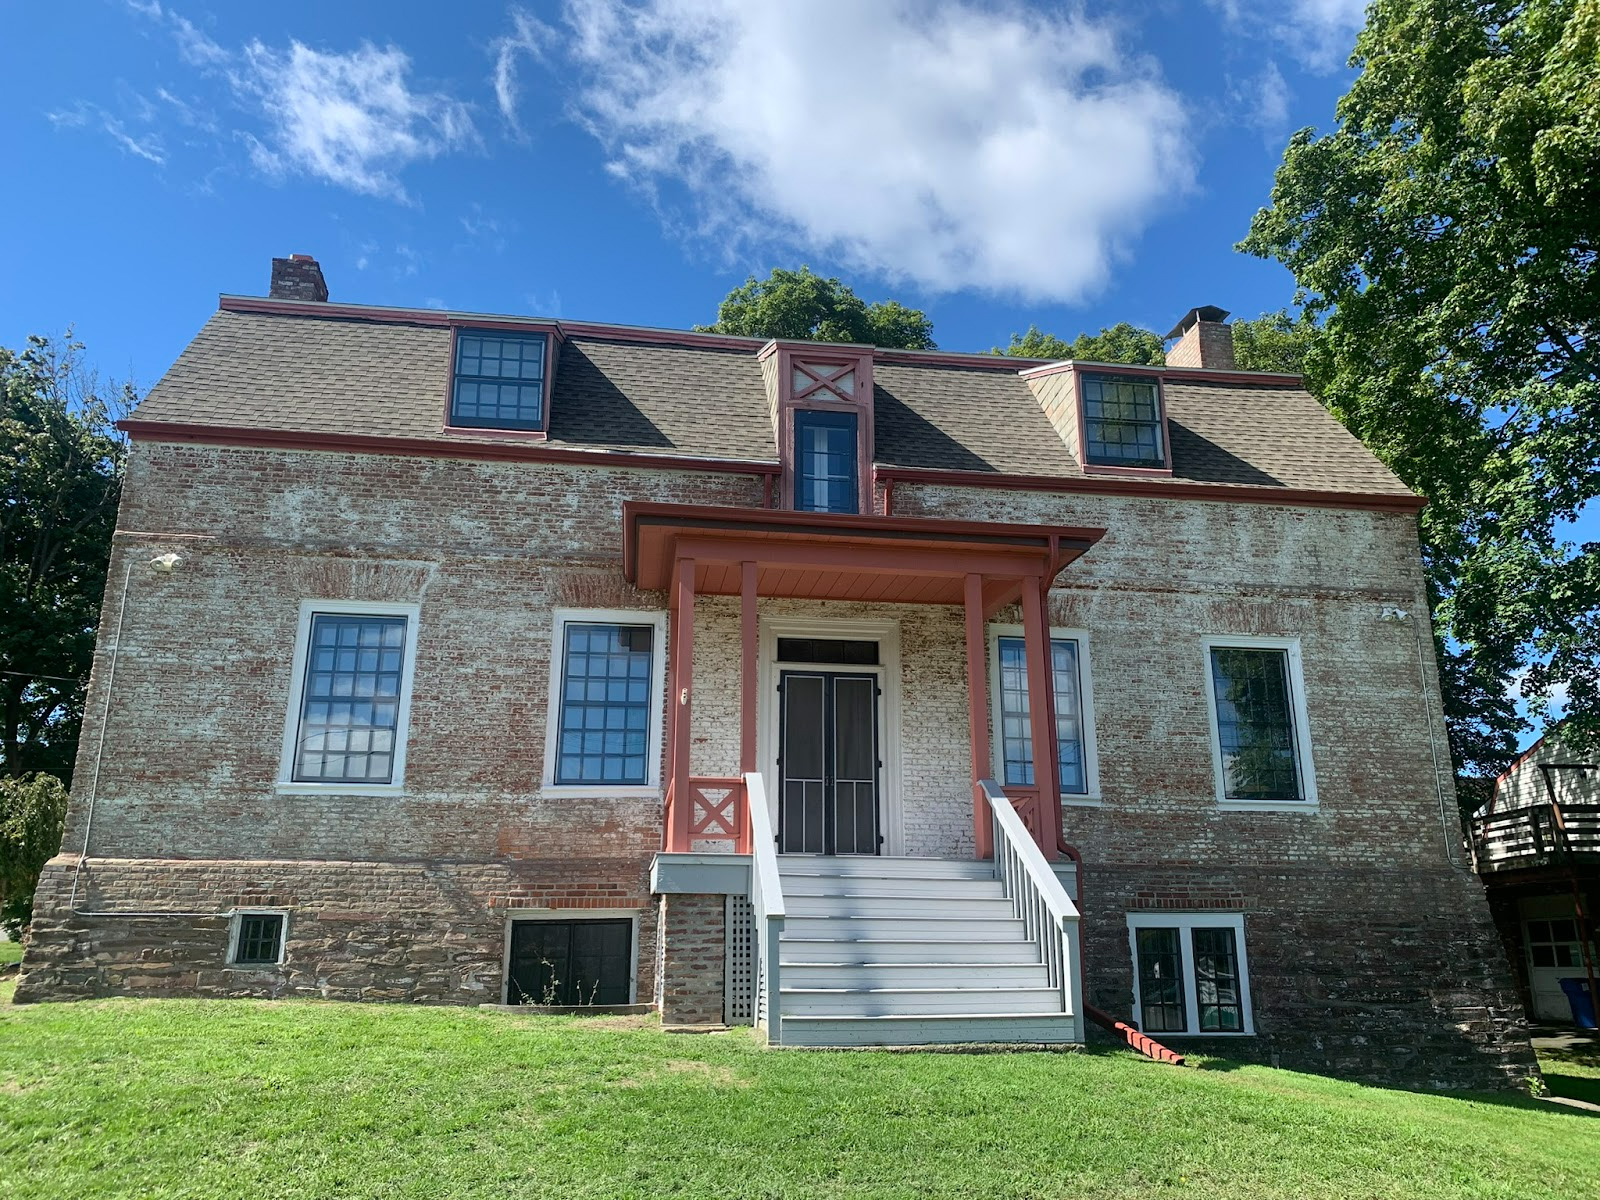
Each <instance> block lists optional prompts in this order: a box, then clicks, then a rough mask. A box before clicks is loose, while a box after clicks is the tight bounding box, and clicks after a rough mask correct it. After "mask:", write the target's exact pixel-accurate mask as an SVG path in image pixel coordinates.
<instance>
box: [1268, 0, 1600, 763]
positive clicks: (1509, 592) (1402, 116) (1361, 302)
mask: <svg viewBox="0 0 1600 1200" xmlns="http://www.w3.org/2000/svg"><path fill="white" fill-rule="evenodd" d="M1352 61H1353V63H1354V65H1356V66H1357V67H1358V68H1359V70H1360V74H1359V76H1358V78H1357V79H1356V80H1355V82H1354V84H1353V85H1352V86H1351V89H1350V91H1349V93H1348V94H1347V95H1346V96H1345V97H1344V98H1343V99H1342V100H1341V101H1340V103H1339V106H1338V125H1337V128H1336V129H1335V130H1333V131H1332V132H1331V133H1328V134H1326V135H1324V136H1321V137H1317V136H1315V135H1314V134H1313V133H1312V131H1310V130H1302V131H1301V132H1299V133H1297V134H1296V135H1295V136H1294V138H1293V139H1292V140H1291V142H1290V144H1289V147H1288V149H1287V150H1286V152H1285V155H1284V160H1283V163H1282V164H1281V166H1280V167H1279V169H1278V174H1277V178H1276V181H1275V185H1274V187H1273V190H1272V199H1271V205H1270V207H1268V208H1265V209H1263V210H1262V211H1261V212H1260V213H1259V214H1257V216H1256V218H1255V220H1254V222H1253V224H1252V226H1251V230H1250V234H1249V236H1248V237H1247V238H1246V239H1245V241H1244V242H1243V243H1242V248H1243V249H1245V250H1248V251H1250V252H1252V253H1255V254H1257V255H1261V256H1263V257H1270V258H1276V259H1278V260H1279V261H1281V262H1283V263H1284V264H1285V265H1286V266H1288V267H1289V269H1290V270H1291V271H1293V273H1294V275H1295V279H1296V281H1297V283H1298V285H1299V292H1298V297H1297V298H1298V300H1299V301H1300V302H1301V304H1302V306H1303V309H1304V311H1305V314H1306V316H1307V318H1308V319H1309V320H1310V321H1312V322H1314V323H1315V324H1316V325H1317V326H1318V327H1319V330H1320V332H1319V333H1318V334H1317V335H1316V336H1315V337H1314V338H1311V339H1310V340H1309V343H1308V345H1307V347H1306V351H1305V365H1306V373H1307V375H1308V378H1309V380H1310V382H1311V384H1312V386H1313V388H1314V390H1315V391H1317V393H1318V394H1319V395H1320V397H1321V398H1322V400H1323V402H1324V403H1325V404H1327V405H1328V407H1329V408H1330V409H1331V410H1332V411H1333V412H1334V413H1335V415H1337V416H1338V417H1339V418H1340V419H1341V420H1342V421H1343V422H1344V423H1345V424H1346V425H1347V426H1348V427H1349V428H1350V429H1351V430H1352V431H1353V432H1354V433H1355V434H1356V435H1357V436H1359V437H1360V438H1361V439H1362V440H1363V441H1364V442H1366V444H1367V445H1368V446H1370V447H1371V448H1372V449H1373V450H1374V451H1375V452H1376V453H1377V454H1378V456H1379V457H1380V458H1382V459H1383V460H1384V461H1385V462H1386V463H1387V464H1388V465H1389V466H1390V467H1391V468H1392V469H1393V470H1394V471H1395V472H1396V473H1397V474H1398V475H1399V476H1400V477H1401V478H1402V479H1404V480H1405V481H1406V482H1407V483H1408V484H1410V485H1411V486H1412V487H1414V488H1416V489H1417V490H1418V491H1420V492H1421V493H1422V494H1423V495H1425V496H1427V497H1428V499H1429V501H1430V503H1429V506H1428V508H1427V509H1425V510H1424V512H1423V514H1422V518H1421V520H1422V536H1423V547H1424V557H1425V564H1426V568H1427V574H1428V582H1429V587H1430V590H1431V599H1432V601H1433V604H1434V612H1435V620H1436V629H1437V633H1438V635H1439V645H1440V649H1441V653H1442V655H1443V669H1444V676H1445V684H1446V707H1447V715H1448V717H1449V721H1450V729H1451V735H1452V745H1453V749H1454V751H1455V755H1456V759H1457V765H1458V767H1459V768H1465V769H1467V770H1468V771H1473V772H1485V771H1493V770H1494V769H1495V768H1496V767H1498V766H1501V765H1503V763H1504V761H1505V759H1506V757H1507V756H1508V755H1509V753H1510V752H1511V750H1512V749H1513V746H1514V740H1515V737H1516V734H1517V732H1518V731H1519V729H1520V728H1521V727H1522V722H1521V721H1520V720H1519V718H1518V717H1517V715H1516V713H1515V711H1514V707H1513V704H1512V702H1511V700H1510V699H1509V698H1508V696H1507V689H1508V686H1510V685H1511V684H1512V681H1513V680H1515V679H1517V678H1518V677H1520V678H1521V679H1522V685H1521V686H1522V689H1523V694H1524V695H1525V696H1527V697H1528V698H1529V699H1530V700H1531V701H1533V702H1534V704H1535V706H1536V707H1537V706H1538V704H1539V702H1540V700H1541V698H1542V697H1543V696H1545V695H1547V694H1548V692H1549V691H1550V689H1551V688H1553V687H1554V686H1556V685H1558V684H1561V685H1566V686H1567V687H1568V688H1569V699H1568V705H1569V710H1568V711H1569V714H1570V715H1569V721H1568V725H1569V728H1571V730H1572V732H1573V736H1574V738H1575V740H1578V739H1581V740H1589V739H1592V738H1593V737H1594V736H1595V734H1596V732H1597V729H1600V554H1597V550H1600V544H1597V543H1587V544H1584V545H1582V546H1573V545H1571V544H1569V543H1568V542H1566V541H1565V540H1564V536H1563V534H1562V528H1563V523H1565V522H1569V521H1571V520H1572V519H1574V517H1575V516H1576V515H1577V514H1578V512H1579V510H1580V509H1581V508H1582V507H1583V506H1584V505H1585V504H1586V503H1587V502H1589V501H1590V500H1591V499H1592V498H1593V497H1594V495H1595V492H1596V488H1597V484H1600V375H1597V369H1596V368H1597V364H1596V359H1595V355H1596V352H1597V347H1596V346H1591V345H1590V342H1589V338H1590V337H1591V335H1592V334H1593V332H1594V330H1595V327H1596V324H1597V321H1600V274H1597V272H1596V269H1595V268H1596V253H1597V249H1600V0H1377V2H1376V3H1374V4H1373V5H1372V6H1371V8H1370V9H1369V10H1368V24H1367V28H1366V29H1365V31H1364V32H1363V33H1362V34H1361V36H1360V38H1359V40H1358V41H1357V44H1356V51H1355V57H1354V59H1353V60H1352Z"/></svg>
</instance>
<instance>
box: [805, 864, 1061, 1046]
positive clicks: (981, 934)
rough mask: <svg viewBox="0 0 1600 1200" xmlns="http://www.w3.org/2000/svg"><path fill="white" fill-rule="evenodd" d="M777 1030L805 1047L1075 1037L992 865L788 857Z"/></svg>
mask: <svg viewBox="0 0 1600 1200" xmlns="http://www.w3.org/2000/svg"><path fill="white" fill-rule="evenodd" d="M777 862H778V875H779V877H780V879H781V880H782V892H783V900H784V907H785V909H786V913H787V916H786V920H785V923H784V926H783V933H782V935H781V937H780V938H779V941H778V962H779V972H778V974H779V979H780V981H781V982H780V985H779V988H778V998H779V1012H780V1013H781V1015H782V1021H781V1030H782V1033H781V1038H780V1040H781V1041H782V1043H783V1044H785V1045H798V1046H890V1045H904V1046H916V1045H938V1044H949V1043H957V1042H996V1043H1005V1042H1011V1043H1019V1042H1033V1043H1038V1042H1055V1043H1064V1042H1075V1041H1078V1040H1079V1038H1080V1034H1079V1027H1078V1024H1077V1022H1076V1020H1075V1019H1074V1018H1073V1016H1071V1015H1070V1014H1069V1013H1067V1012H1066V1011H1065V1010H1064V1002H1063V995H1062V989H1061V988H1060V987H1059V986H1052V984H1051V982H1050V968H1049V967H1048V966H1047V965H1046V964H1045V963H1044V962H1043V961H1042V958H1041V954H1040V947H1039V943H1038V941H1036V940H1035V939H1034V938H1033V937H1031V936H1030V934H1029V931H1028V928H1027V922H1025V921H1024V920H1023V919H1021V918H1020V917H1019V916H1018V915H1017V912H1016V909H1015V908H1014V906H1013V903H1012V901H1011V900H1009V899H1007V898H1006V895H1005V891H1004V888H1003V886H1002V884H1001V883H1000V881H999V880H997V879H996V878H995V874H994V867H993V864H991V863H987V862H977V861H973V862H962V861H947V860H942V859H931V858H868V857H860V858H823V857H813V856H806V855H780V856H779V857H778V860H777Z"/></svg>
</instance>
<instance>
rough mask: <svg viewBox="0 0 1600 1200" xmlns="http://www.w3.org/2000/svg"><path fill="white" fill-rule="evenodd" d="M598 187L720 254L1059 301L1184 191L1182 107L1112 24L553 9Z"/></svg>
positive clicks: (582, 0) (735, 6)
mask: <svg viewBox="0 0 1600 1200" xmlns="http://www.w3.org/2000/svg"><path fill="white" fill-rule="evenodd" d="M565 15H566V19H567V22H568V24H569V25H570V26H571V27H572V28H571V37H570V38H568V39H567V41H568V46H569V53H570V54H571V55H572V56H573V58H574V59H575V61H576V63H577V64H578V66H579V67H580V70H581V72H582V76H583V83H582V86H581V90H580V92H579V94H578V96H577V99H576V105H577V108H578V112H579V115H580V119H582V120H583V121H584V122H585V123H586V124H587V125H588V126H589V128H590V129H591V130H592V131H593V132H594V133H595V134H596V135H597V136H598V137H599V138H600V139H601V140H602V141H603V142H604V144H605V145H606V147H607V150H608V153H609V154H610V164H609V165H610V169H611V170H612V171H613V173H614V174H616V175H617V176H619V177H621V178H625V179H627V180H629V181H631V182H633V183H635V184H638V185H640V186H642V187H644V188H646V189H648V190H650V191H651V192H652V193H653V194H655V195H656V196H657V197H658V198H659V200H660V202H661V204H662V206H663V209H664V210H665V211H672V210H673V209H674V208H675V206H676V203H677V199H678V197H680V196H686V197H687V200H688V209H689V211H690V213H691V214H692V219H693V221H694V224H695V227H696V230H697V232H698V233H700V234H701V235H703V236H705V237H707V238H709V239H715V240H717V241H719V242H721V243H722V244H724V245H729V246H734V247H743V248H750V247H760V246H763V245H773V244H784V245H788V246H794V247H799V248H802V249H805V250H810V251H814V252H819V253H825V254H828V255H831V256H833V257H835V258H837V259H838V260H839V261H841V262H843V263H845V264H847V265H849V266H851V267H853V268H856V269H860V270H865V271H869V272H873V273H876V274H878V275H880V276H885V277H889V278H896V277H900V278H907V279H910V280H912V281H915V282H916V283H918V284H921V285H923V286H925V287H928V288H931V289H935V290H951V289H957V288H968V287H971V288H980V289H985V290H990V291H996V292H1002V293H1009V294H1016V295H1020V296H1022V297H1024V298H1027V299H1032V300H1043V299H1052V300H1066V301H1070V300H1075V299H1077V298H1080V297H1082V296H1083V295H1085V294H1086V293H1087V292H1089V291H1091V290H1093V289H1094V288H1095V287H1096V286H1098V285H1099V284H1101V283H1102V282H1103V281H1104V280H1105V278H1106V277H1107V275H1108V273H1109V270H1110V267H1111V264H1112V263H1113V262H1114V261H1115V260H1116V259H1117V258H1118V257H1119V256H1120V254H1121V252H1122V249H1123V247H1124V245H1125V243H1126V242H1127V241H1128V240H1129V239H1131V238H1132V237H1134V236H1135V235H1136V234H1137V233H1138V232H1139V231H1140V230H1141V228H1142V227H1143V226H1144V224H1145V223H1146V222H1147V221H1148V220H1149V218H1150V216H1151V215H1152V214H1153V213H1154V212H1155V211H1156V210H1157V209H1158V208H1160V207H1161V206H1162V205H1163V203H1164V202H1167V201H1169V200H1170V199H1171V198H1172V197H1173V196H1174V195H1176V194H1178V193H1181V192H1183V191H1185V190H1186V189H1187V188H1188V187H1189V186H1190V184H1191V182H1192V179H1193V170H1194V166H1193V159H1192V155H1191V153H1190V152H1189V149H1188V146H1187V144H1186V142H1185V139H1184V136H1183V135H1184V130H1185V118H1184V111H1183V103H1182V101H1181V99H1180V97H1179V96H1177V95H1176V94H1175V93H1174V92H1173V91H1172V90H1171V89H1170V88H1168V87H1166V86H1165V85H1164V84H1163V83H1162V82H1161V81H1160V79H1159V78H1158V77H1157V76H1156V74H1155V71H1154V68H1153V67H1152V66H1150V65H1149V64H1148V63H1147V62H1146V61H1145V60H1143V59H1141V58H1140V57H1139V56H1138V55H1136V54H1135V53H1134V52H1133V51H1132V49H1131V48H1130V47H1128V46H1125V45H1122V44H1120V43H1119V42H1118V40H1117V38H1116V36H1115V35H1114V32H1113V30H1112V28H1111V26H1110V25H1108V24H1106V23H1103V22H1098V21H1095V20H1092V19H1090V18H1088V17H1086V16H1084V15H1083V13H1082V12H1081V11H1080V10H1079V9H1078V8H1077V7H1076V6H1075V5H1073V6H1068V7H1065V8H1061V9H1058V10H1057V11H1054V12H1051V13H1039V12H1030V11H1026V10H1024V9H1022V8H1020V7H1017V6H1015V5H1011V4H1005V3H1002V4H995V3H982V4H980V3H977V2H975V0H974V2H967V0H897V2H895V3H878V4H870V5H864V4H860V3H856V2H854V0H812V2H811V3H809V4H806V5H791V4H777V3H746V2H741V0H642V2H638V3H624V2H623V0H568V2H567V6H566V14H565Z"/></svg>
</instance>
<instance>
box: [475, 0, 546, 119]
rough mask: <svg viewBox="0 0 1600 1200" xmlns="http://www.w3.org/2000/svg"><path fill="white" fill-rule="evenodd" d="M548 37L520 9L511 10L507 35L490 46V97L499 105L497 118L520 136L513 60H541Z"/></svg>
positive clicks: (537, 24)
mask: <svg viewBox="0 0 1600 1200" xmlns="http://www.w3.org/2000/svg"><path fill="white" fill-rule="evenodd" d="M550 34H551V31H550V28H549V27H548V26H546V25H543V24H541V23H540V22H539V21H536V20H535V19H534V18H533V16H532V15H531V14H529V13H528V12H527V11H525V10H524V9H520V8H513V9H512V10H511V32H510V33H508V34H505V35H504V36H502V37H497V38H495V40H494V41H493V42H491V43H490V45H489V49H490V51H491V52H492V53H493V54H494V76H493V80H494V98H495V101H496V102H497V103H498V104H499V105H500V115H501V116H502V117H504V118H505V121H506V124H507V125H509V126H510V127H511V130H512V132H513V133H515V134H516V135H517V136H518V137H522V136H523V133H522V122H521V121H520V120H519V119H518V117H517V99H518V97H519V96H520V94H521V92H520V86H519V84H518V81H517V60H518V59H519V58H520V57H521V56H522V55H527V56H528V57H529V58H533V59H542V58H543V57H544V45H545V42H546V41H547V40H548V39H549V37H550Z"/></svg>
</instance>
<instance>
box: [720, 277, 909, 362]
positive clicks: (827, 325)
mask: <svg viewBox="0 0 1600 1200" xmlns="http://www.w3.org/2000/svg"><path fill="white" fill-rule="evenodd" d="M695 328H696V329H697V330H699V331H700V332H701V333H732V334H738V335H740V336H742V337H768V338H791V339H796V340H801V341H812V342H855V343H859V344H861V345H866V346H882V347H885V348H889V349H896V350H932V349H934V342H933V322H932V321H931V320H929V319H928V315H927V314H926V313H924V312H922V311H921V310H920V309H915V308H907V307H906V306H905V305H903V304H901V303H899V302H898V301H895V300H883V301H880V302H878V303H877V304H868V303H866V302H865V301H864V300H862V299H861V298H860V297H859V296H857V295H856V294H855V292H854V291H852V290H851V289H850V287H849V285H848V284H844V283H841V282H840V281H839V280H837V279H824V278H823V277H822V276H820V275H817V274H814V273H813V272H812V270H811V268H810V267H801V268H800V269H799V270H798V271H787V270H784V269H783V268H782V267H775V268H773V271H772V274H771V275H769V276H767V278H765V279H757V278H756V277H755V276H754V275H752V276H750V278H749V279H747V280H745V281H744V283H743V284H741V285H740V286H738V287H736V288H734V289H733V291H731V292H729V293H728V294H727V295H726V296H725V297H723V300H722V303H721V304H719V305H718V306H717V319H716V321H715V323H713V324H711V325H696V326H695Z"/></svg>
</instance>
